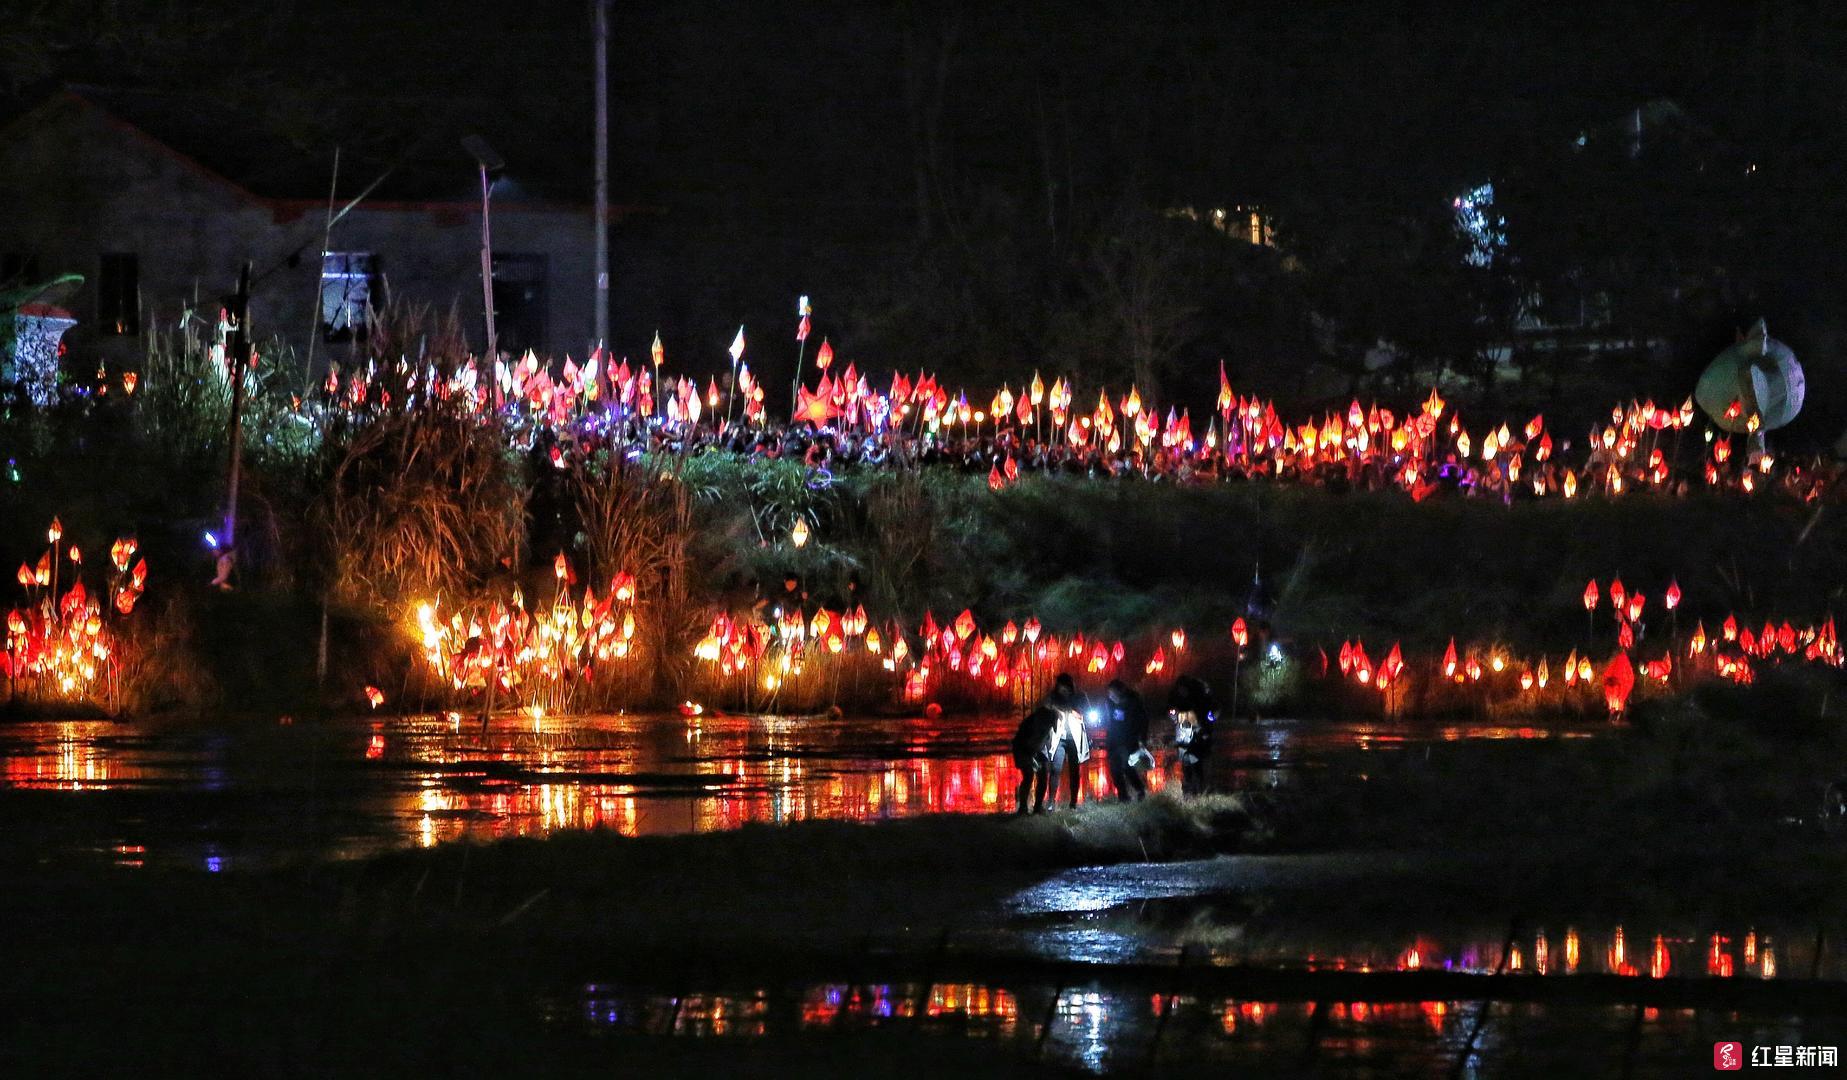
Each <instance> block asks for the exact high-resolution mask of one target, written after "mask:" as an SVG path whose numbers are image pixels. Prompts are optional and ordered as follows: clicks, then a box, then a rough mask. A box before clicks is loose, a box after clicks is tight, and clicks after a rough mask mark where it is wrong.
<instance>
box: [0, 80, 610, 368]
mask: <svg viewBox="0 0 1847 1080" xmlns="http://www.w3.org/2000/svg"><path fill="white" fill-rule="evenodd" d="M224 112H225V113H226V115H224V116H214V109H213V107H212V105H211V103H209V102H203V101H200V100H197V99H195V98H184V97H178V96H175V95H160V94H151V93H138V92H124V91H114V90H102V89H98V88H90V87H77V88H68V89H64V90H61V91H58V92H56V93H53V94H51V95H49V96H48V97H46V98H44V99H43V100H42V101H40V102H39V103H38V104H37V105H36V106H34V107H32V108H30V109H28V110H27V111H25V112H24V113H22V114H20V115H18V116H15V117H14V118H13V119H12V120H11V121H10V122H8V123H6V124H5V125H4V126H3V127H0V206H4V207H5V211H4V213H0V287H4V286H8V285H20V284H31V283H33V282H37V281H43V280H49V279H51V278H53V277H55V276H57V275H60V274H67V273H75V274H80V275H82V277H83V283H82V285H81V286H80V287H78V288H77V289H75V290H74V291H73V292H70V293H69V295H68V296H67V297H65V298H64V299H63V300H62V303H63V304H64V306H65V308H66V309H67V310H68V312H69V314H70V316H71V317H73V318H74V319H75V320H76V322H75V325H74V326H72V327H71V329H70V330H69V331H68V332H67V333H66V335H65V338H64V342H65V345H66V347H67V350H68V352H67V355H68V356H69V357H70V358H71V359H69V360H67V365H69V364H79V363H88V362H89V361H91V360H101V361H107V362H110V363H111V364H112V365H114V364H119V363H124V362H128V363H132V361H133V359H134V358H135V357H136V356H138V355H139V353H140V351H141V348H142V345H141V339H142V337H143V336H144V335H146V334H147V333H149V332H150V330H151V329H158V328H166V327H171V326H174V325H175V324H176V323H177V321H178V319H179V318H180V317H181V315H182V313H183V312H185V311H187V310H192V311H194V312H196V313H198V314H199V315H201V316H202V317H208V318H209V317H211V316H214V315H215V314H216V312H217V310H218V308H219V305H220V302H221V299H222V298H223V297H225V296H227V295H228V294H230V293H231V292H232V291H234V289H235V286H236V281H237V276H238V272H239V269H240V267H241V266H242V265H243V263H244V262H245V261H246V260H248V261H249V262H250V263H251V264H252V269H253V275H254V281H255V284H254V287H253V289H252V298H251V324H252V331H253V334H254V336H255V338H256V339H257V340H258V341H263V340H268V339H270V338H273V337H280V338H282V339H283V340H285V341H287V342H288V343H289V344H290V345H291V346H294V347H295V348H296V349H297V350H298V351H299V350H306V349H307V348H308V347H309V346H310V339H311V336H312V338H313V347H314V350H315V352H316V354H317V356H319V357H322V358H327V357H331V358H335V359H337V358H339V357H340V356H343V355H345V354H346V350H347V349H348V348H350V344H349V343H350V342H351V341H352V339H353V337H354V334H355V332H356V331H357V332H359V333H363V332H364V325H365V311H366V308H367V305H368V303H370V304H373V305H376V306H382V305H383V304H384V302H385V300H386V297H387V296H389V298H390V299H391V300H394V301H403V302H409V303H411V304H427V305H429V306H430V307H431V308H433V309H434V310H435V311H436V313H438V314H447V313H448V312H450V311H451V310H453V311H454V312H455V313H456V315H457V316H458V320H459V322H460V324H461V326H462V327H463V329H464V330H465V331H466V332H467V334H468V338H469V344H470V347H471V348H473V349H476V350H479V349H481V348H482V346H483V344H484V340H485V337H486V334H485V321H484V318H483V311H482V308H483V296H482V288H481V179H480V173H479V170H478V165H477V162H476V160H475V158H473V157H471V156H470V155H469V153H468V151H467V150H465V149H464V148H463V147H462V145H461V144H460V141H459V139H458V138H457V137H455V136H456V135H457V134H458V133H460V134H466V133H470V132H473V131H476V130H478V129H477V128H474V127H473V126H471V125H470V124H469V123H468V122H469V121H470V120H471V119H473V118H472V117H468V116H466V115H457V114H456V113H455V112H453V111H452V112H451V113H450V114H449V115H447V116H445V117H443V118H442V121H441V122H440V123H435V122H433V123H432V129H431V132H430V134H429V135H427V136H426V137H424V138H421V139H419V140H417V141H416V143H415V144H413V145H410V146H406V147H405V148H404V150H403V152H402V153H401V154H398V155H396V156H395V157H394V158H393V160H390V161H389V162H387V163H386V164H385V165H384V166H383V167H382V168H381V167H379V166H378V165H377V163H376V162H366V161H363V160H361V161H360V162H355V161H354V160H353V158H352V157H351V156H349V157H348V158H347V159H346V161H345V163H344V164H343V165H342V167H341V170H340V172H339V175H338V177H337V180H336V178H335V174H334V152H333V151H334V148H333V147H332V146H327V147H325V148H324V152H323V151H322V150H316V149H305V150H304V149H303V148H300V147H295V146H288V145H280V146H279V145H273V144H267V143H266V144H261V145H250V144H246V143H243V142H240V141H239V139H240V135H239V132H240V131H241V130H242V126H241V125H239V124H237V123H236V122H235V119H234V118H233V117H232V116H230V115H229V112H230V110H229V109H228V108H227V109H225V110H224ZM488 138H489V140H490V142H491V141H492V140H493V138H494V136H493V134H492V133H491V129H490V133H489V134H488ZM499 149H500V150H501V151H502V152H508V154H509V158H511V161H510V163H509V164H508V167H507V169H506V171H505V172H504V173H499V174H496V175H494V176H493V177H492V180H491V183H492V187H491V192H492V197H491V203H490V205H491V231H492V240H493V294H494V305H495V308H496V321H497V331H498V334H497V336H498V344H499V348H500V350H501V351H502V352H510V353H514V354H518V353H519V352H521V351H523V350H525V349H528V348H531V349H535V350H538V351H539V352H541V353H546V352H558V353H564V352H570V353H575V354H577V355H582V354H583V353H584V351H585V350H586V348H587V346H588V345H590V337H591V334H592V327H593V326H594V322H595V320H594V311H593V303H594V297H595V289H594V283H595V279H594V276H593V260H594V256H593V252H594V242H595V236H594V225H593V213H592V209H591V207H590V205H589V203H588V200H587V198H584V197H576V198H571V197H568V196H569V194H570V193H571V192H572V190H573V189H575V188H581V189H583V190H585V191H587V190H588V188H589V186H590V184H589V177H588V176H587V175H585V176H583V177H582V178H581V181H578V178H576V177H564V178H562V180H563V181H564V182H562V183H561V182H560V180H561V178H560V177H559V176H558V175H557V174H558V172H559V171H560V170H557V169H555V168H554V169H552V170H551V172H550V173H549V174H547V175H544V176H542V177H541V176H539V175H536V172H524V173H523V172H522V168H521V163H520V160H519V159H518V158H517V157H516V156H515V155H513V154H512V153H510V150H511V148H510V147H504V146H503V147H500V148H499ZM548 164H550V163H548ZM330 187H331V188H332V199H331V203H332V207H333V212H334V213H336V214H338V213H339V211H340V210H341V209H342V208H345V207H347V204H348V203H349V202H351V201H352V200H354V199H355V197H358V196H360V195H362V193H363V195H364V197H363V198H361V199H359V201H358V202H357V204H356V205H353V206H352V207H351V208H350V209H348V210H346V212H345V213H344V214H343V215H340V216H339V218H338V221H337V223H336V224H334V225H333V227H332V229H331V231H329V230H328V226H327V223H328V218H329V216H330V211H329V203H330V199H329V189H330ZM368 189H369V190H368ZM559 193H564V194H565V195H566V196H567V197H560V196H559ZM632 212H633V208H632V207H623V206H614V207H612V208H611V211H610V220H611V222H612V226H614V225H617V224H619V223H620V221H621V220H622V219H623V217H624V216H626V215H628V214H630V213H632ZM612 231H619V230H614V229H612ZM323 240H325V243H323ZM316 366H317V367H320V366H322V363H321V362H319V361H317V365H316Z"/></svg>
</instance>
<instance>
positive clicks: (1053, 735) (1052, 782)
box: [1013, 675, 1218, 814]
mask: <svg viewBox="0 0 1847 1080" xmlns="http://www.w3.org/2000/svg"><path fill="white" fill-rule="evenodd" d="M1093 715H1094V717H1095V719H1096V720H1097V721H1098V722H1100V723H1101V725H1102V728H1103V752H1104V759H1105V763H1106V765H1107V769H1106V772H1107V774H1108V776H1109V784H1110V788H1111V789H1112V791H1113V792H1114V794H1115V796H1116V798H1118V799H1120V800H1121V801H1123V802H1139V801H1140V800H1142V799H1145V798H1147V797H1148V780H1147V772H1148V770H1149V769H1151V768H1153V767H1154V754H1153V752H1152V749H1151V743H1150V732H1149V728H1150V723H1149V712H1148V706H1147V703H1146V702H1145V701H1143V699H1142V695H1141V693H1140V692H1139V691H1137V690H1136V689H1135V688H1134V687H1132V686H1130V685H1128V684H1127V683H1125V682H1123V681H1122V680H1121V679H1113V680H1111V681H1110V683H1109V685H1108V686H1107V687H1105V688H1104V691H1103V695H1102V698H1101V700H1100V701H1097V702H1094V703H1093V702H1091V701H1090V700H1088V699H1087V698H1086V697H1085V695H1084V694H1082V693H1080V692H1079V691H1078V688H1077V683H1076V682H1075V681H1074V680H1073V679H1072V678H1071V676H1069V675H1060V676H1058V679H1057V681H1056V682H1055V683H1054V684H1053V686H1052V692H1051V693H1049V694H1047V695H1046V697H1045V700H1044V701H1042V702H1040V703H1039V705H1038V707H1036V708H1034V709H1033V710H1032V711H1031V712H1028V713H1027V714H1026V717H1025V719H1023V720H1022V721H1020V727H1019V730H1018V731H1017V732H1015V733H1014V736H1013V764H1014V766H1015V767H1016V768H1018V769H1019V771H1020V783H1019V787H1018V788H1017V789H1016V791H1015V801H1016V810H1015V812H1016V813H1020V814H1024V813H1026V812H1027V811H1028V810H1031V811H1032V812H1033V813H1035V814H1038V813H1044V812H1045V808H1046V805H1047V803H1048V802H1049V803H1050V804H1051V805H1052V806H1054V807H1056V806H1057V805H1058V796H1059V792H1060V791H1061V790H1062V789H1064V788H1066V787H1068V788H1069V789H1070V805H1071V806H1072V807H1073V808H1076V806H1077V804H1078V791H1079V789H1080V788H1081V786H1082V784H1081V782H1080V779H1079V767H1080V766H1082V765H1083V764H1084V763H1085V762H1087V761H1089V760H1090V754H1091V746H1090V724H1091V721H1092V717H1093ZM1167 716H1168V719H1169V721H1170V722H1171V724H1172V725H1173V745H1174V751H1175V754H1176V756H1177V757H1178V758H1179V760H1180V793H1181V795H1183V796H1186V797H1193V796H1198V795H1204V794H1206V793H1207V792H1208V791H1210V790H1211V784H1212V780H1211V772H1210V764H1211V760H1212V733H1213V729H1214V727H1215V726H1216V725H1217V723H1218V710H1217V708H1216V706H1215V705H1214V703H1213V700H1212V689H1211V687H1209V686H1207V685H1206V683H1205V682H1204V681H1203V680H1201V679H1199V678H1197V677H1196V676H1192V675H1182V676H1180V677H1179V678H1178V679H1176V680H1174V685H1173V688H1172V689H1171V690H1170V691H1169V693H1168V696H1167Z"/></svg>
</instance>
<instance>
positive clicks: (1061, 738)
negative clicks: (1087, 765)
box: [1045, 675, 1090, 810]
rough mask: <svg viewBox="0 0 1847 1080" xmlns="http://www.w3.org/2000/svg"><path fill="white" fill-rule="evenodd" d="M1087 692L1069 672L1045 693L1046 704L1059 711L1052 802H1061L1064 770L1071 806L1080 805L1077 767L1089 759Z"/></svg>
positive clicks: (1075, 807)
mask: <svg viewBox="0 0 1847 1080" xmlns="http://www.w3.org/2000/svg"><path fill="white" fill-rule="evenodd" d="M1087 704H1088V703H1087V702H1085V700H1084V695H1082V694H1080V693H1078V692H1077V683H1076V682H1074V681H1073V680H1072V678H1071V676H1069V675H1060V676H1059V677H1058V679H1057V681H1056V682H1054V683H1053V684H1052V692H1051V693H1050V694H1047V695H1046V698H1045V706H1046V707H1049V708H1051V709H1052V710H1054V711H1055V712H1057V713H1058V730H1057V735H1056V738H1055V740H1054V742H1055V743H1056V745H1057V748H1058V753H1057V756H1056V757H1055V758H1054V759H1053V761H1052V804H1053V805H1054V806H1056V805H1057V804H1058V774H1059V773H1061V772H1062V773H1064V774H1065V776H1066V778H1067V779H1069V781H1070V783H1071V808H1072V809H1074V810H1075V809H1077V798H1078V789H1079V787H1081V786H1082V785H1081V782H1080V777H1079V775H1078V767H1079V766H1080V765H1082V764H1083V763H1084V762H1086V761H1089V760H1090V732H1089V731H1088V730H1087V729H1086V727H1085V725H1084V710H1085V708H1086V707H1087Z"/></svg>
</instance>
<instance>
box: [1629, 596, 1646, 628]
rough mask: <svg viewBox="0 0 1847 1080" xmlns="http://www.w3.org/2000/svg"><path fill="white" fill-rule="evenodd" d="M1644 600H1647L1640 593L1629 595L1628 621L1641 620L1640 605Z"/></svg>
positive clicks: (1641, 605)
mask: <svg viewBox="0 0 1847 1080" xmlns="http://www.w3.org/2000/svg"><path fill="white" fill-rule="evenodd" d="M1646 602H1647V598H1646V597H1644V596H1643V595H1642V594H1641V593H1631V594H1630V596H1629V621H1630V622H1640V621H1641V620H1642V607H1643V605H1644V604H1645V603H1646Z"/></svg>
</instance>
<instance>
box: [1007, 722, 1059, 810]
mask: <svg viewBox="0 0 1847 1080" xmlns="http://www.w3.org/2000/svg"><path fill="white" fill-rule="evenodd" d="M1059 726H1060V716H1059V713H1058V710H1057V709H1054V708H1052V707H1051V706H1049V705H1041V706H1039V707H1038V708H1036V709H1034V710H1033V711H1032V712H1029V713H1027V714H1026V719H1024V720H1021V721H1020V730H1018V731H1016V732H1014V735H1013V764H1014V766H1015V767H1016V768H1018V769H1019V770H1020V786H1019V789H1018V790H1017V791H1016V792H1015V797H1016V798H1017V799H1018V801H1019V809H1018V810H1016V811H1015V813H1020V814H1024V813H1025V812H1026V800H1027V798H1028V797H1031V798H1032V811H1033V813H1035V814H1039V813H1043V812H1044V811H1045V793H1046V791H1047V789H1049V788H1050V787H1051V786H1052V763H1053V758H1054V757H1055V756H1056V755H1057V753H1058V733H1059Z"/></svg>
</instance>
